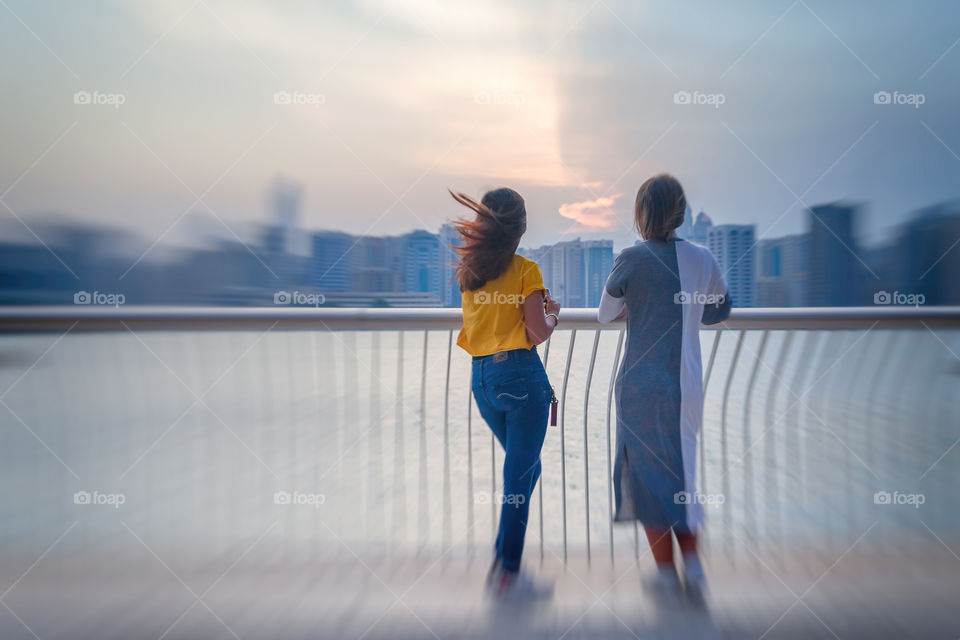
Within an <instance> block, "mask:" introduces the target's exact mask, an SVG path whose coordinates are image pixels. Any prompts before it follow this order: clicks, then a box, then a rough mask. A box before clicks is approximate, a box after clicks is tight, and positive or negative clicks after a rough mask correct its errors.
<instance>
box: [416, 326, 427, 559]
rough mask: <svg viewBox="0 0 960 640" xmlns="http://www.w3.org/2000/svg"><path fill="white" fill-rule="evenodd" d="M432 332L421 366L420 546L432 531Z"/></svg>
mask: <svg viewBox="0 0 960 640" xmlns="http://www.w3.org/2000/svg"><path fill="white" fill-rule="evenodd" d="M429 338H430V332H429V331H426V330H425V331H424V332H423V362H422V364H421V367H420V461H419V462H420V464H419V467H420V468H419V474H420V478H419V480H420V482H419V484H420V487H419V489H420V490H419V500H420V505H419V515H420V517H419V518H418V522H419V525H420V526H419V528H418V531H417V536H418V538H419V540H418V541H417V546H418V548H423V547H425V546H426V544H427V537H428V535H429V531H430V523H429V521H428V520H429V517H430V512H429V510H428V509H427V501H428V499H427V466H426V465H427V347H428V344H429Z"/></svg>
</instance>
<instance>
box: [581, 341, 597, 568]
mask: <svg viewBox="0 0 960 640" xmlns="http://www.w3.org/2000/svg"><path fill="white" fill-rule="evenodd" d="M599 345H600V329H597V330H596V332H595V333H594V335H593V351H592V352H591V353H590V365H589V366H588V367H587V382H586V385H585V389H584V392H583V495H584V514H585V515H586V526H587V567H588V568H589V567H590V456H589V446H588V442H587V436H588V429H587V426H588V423H589V420H588V418H589V416H590V413H589V411H588V408H589V406H590V384H591V382H593V367H594V364H595V363H596V359H597V347H598V346H599Z"/></svg>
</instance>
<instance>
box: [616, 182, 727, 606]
mask: <svg viewBox="0 0 960 640" xmlns="http://www.w3.org/2000/svg"><path fill="white" fill-rule="evenodd" d="M686 206H687V203H686V197H685V195H684V193H683V187H681V186H680V183H679V182H678V181H677V180H676V178H674V177H673V176H670V175H666V174H663V175H658V176H655V177H653V178H650V179H649V180H647V181H646V182H645V183H643V186H641V187H640V191H639V192H638V193H637V200H636V204H635V207H634V216H635V223H636V227H637V231H638V232H639V233H640V235H641V236H642V237H643V242H638V243H637V244H636V245H634V246H632V247H629V248H627V249H624V250H623V251H621V252H620V254H619V255H618V256H617V259H616V261H615V262H614V265H613V270H612V272H611V273H610V277H609V278H608V279H607V283H606V287H605V290H604V292H603V295H602V299H601V302H600V309H599V319H600V322H612V321H613V320H615V319H618V318H623V317H626V320H627V347H626V352H625V354H624V358H623V363H622V364H621V366H620V371H619V373H618V374H617V380H616V386H615V391H616V399H617V455H616V462H615V465H614V471H613V474H614V477H613V481H614V495H615V497H616V515H615V520H617V521H625V520H639V521H640V522H641V523H642V524H643V528H644V531H645V532H646V535H647V540H648V541H649V543H650V548H651V551H652V553H653V557H654V560H655V561H656V563H657V569H658V571H657V574H656V576H654V579H653V581H652V586H655V587H657V588H659V589H662V590H666V591H673V590H677V589H679V588H680V578H679V576H678V574H677V569H676V566H675V564H674V559H673V540H672V536H676V539H677V543H678V546H679V547H680V550H681V552H682V553H683V568H684V569H683V570H684V585H685V586H686V589H687V590H688V592H690V593H698V592H700V591H701V590H702V589H703V586H704V574H703V567H702V566H701V564H700V559H699V557H698V555H697V537H696V536H697V530H698V528H699V527H700V526H701V525H702V522H703V509H702V505H701V499H700V494H699V493H697V491H696V486H695V480H696V477H695V464H694V461H695V459H696V450H697V434H698V433H699V431H700V426H701V422H702V419H703V374H702V369H701V359H700V335H699V331H700V324H701V322H702V323H705V324H714V323H717V322H722V321H723V320H725V319H726V318H727V316H728V315H729V314H730V306H731V300H730V296H729V292H728V290H727V286H726V283H725V281H724V278H723V274H722V273H721V271H720V267H719V265H718V264H717V261H716V260H715V259H714V257H713V255H712V254H711V253H710V251H709V250H708V249H706V248H705V247H701V246H699V245H696V244H693V243H691V242H687V241H685V240H682V239H680V238H678V237H677V235H676V229H677V227H679V226H680V225H681V224H683V216H684V211H685V209H686ZM671 534H672V535H671Z"/></svg>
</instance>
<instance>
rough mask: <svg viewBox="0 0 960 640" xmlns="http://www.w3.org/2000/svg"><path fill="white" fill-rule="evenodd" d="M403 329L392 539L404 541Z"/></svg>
mask: <svg viewBox="0 0 960 640" xmlns="http://www.w3.org/2000/svg"><path fill="white" fill-rule="evenodd" d="M403 333H404V332H403V331H398V332H397V401H396V403H395V406H394V429H395V432H394V436H393V438H394V440H393V442H394V455H393V484H394V496H393V499H394V503H393V508H394V513H393V527H394V531H393V532H392V536H391V537H392V539H394V540H398V539H399V540H401V541H403V540H404V538H406V536H407V517H406V508H407V492H406V490H405V489H404V487H405V486H406V484H407V478H406V475H407V474H406V463H405V457H406V452H405V451H404V449H405V447H404V440H403Z"/></svg>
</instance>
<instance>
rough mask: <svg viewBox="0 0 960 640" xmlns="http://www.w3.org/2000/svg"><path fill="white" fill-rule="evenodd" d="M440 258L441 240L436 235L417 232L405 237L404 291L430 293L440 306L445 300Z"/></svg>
mask: <svg viewBox="0 0 960 640" xmlns="http://www.w3.org/2000/svg"><path fill="white" fill-rule="evenodd" d="M444 253H446V252H444ZM440 256H441V253H440V238H439V236H437V235H436V234H434V233H430V232H429V231H423V230H417V231H412V232H411V233H408V234H406V235H405V236H403V290H404V291H406V292H408V293H409V292H417V293H429V294H431V295H433V296H435V297H436V298H437V304H438V305H439V304H440V302H441V301H442V300H443V287H442V286H441V283H440V281H441V277H442V275H441V266H440Z"/></svg>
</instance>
